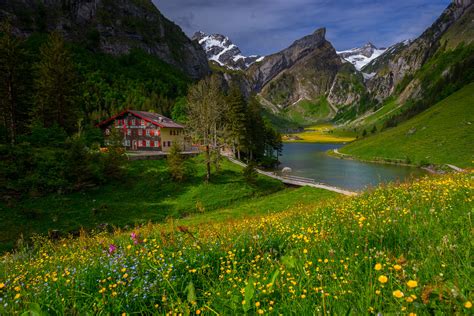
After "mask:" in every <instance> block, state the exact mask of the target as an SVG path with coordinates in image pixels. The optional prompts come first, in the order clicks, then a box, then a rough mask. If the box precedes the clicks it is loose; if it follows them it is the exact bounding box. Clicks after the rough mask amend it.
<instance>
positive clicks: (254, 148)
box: [245, 96, 265, 161]
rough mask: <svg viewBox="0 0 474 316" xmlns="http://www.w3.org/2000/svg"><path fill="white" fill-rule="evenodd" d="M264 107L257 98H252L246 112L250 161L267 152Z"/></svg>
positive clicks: (247, 146) (246, 138)
mask: <svg viewBox="0 0 474 316" xmlns="http://www.w3.org/2000/svg"><path fill="white" fill-rule="evenodd" d="M261 112H262V107H261V105H260V102H258V100H257V98H256V97H255V96H251V97H250V99H249V101H248V105H247V111H246V117H247V119H246V137H245V143H246V149H247V158H248V160H249V161H254V160H256V158H257V157H258V156H263V154H264V151H265V126H264V125H265V124H264V121H263V118H262V114H261Z"/></svg>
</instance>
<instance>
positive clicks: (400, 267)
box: [393, 264, 402, 271]
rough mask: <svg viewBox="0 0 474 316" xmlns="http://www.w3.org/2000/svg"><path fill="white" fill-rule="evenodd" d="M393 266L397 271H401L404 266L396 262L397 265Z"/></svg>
mask: <svg viewBox="0 0 474 316" xmlns="http://www.w3.org/2000/svg"><path fill="white" fill-rule="evenodd" d="M393 268H394V269H395V270H397V271H400V270H401V269H402V266H401V265H399V264H396V265H394V266H393Z"/></svg>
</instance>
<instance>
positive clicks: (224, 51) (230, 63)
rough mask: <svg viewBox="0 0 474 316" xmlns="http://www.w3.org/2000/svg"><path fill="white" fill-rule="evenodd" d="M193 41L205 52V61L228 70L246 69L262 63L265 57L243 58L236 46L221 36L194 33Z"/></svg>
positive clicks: (252, 56)
mask: <svg viewBox="0 0 474 316" xmlns="http://www.w3.org/2000/svg"><path fill="white" fill-rule="evenodd" d="M193 40H195V41H197V42H198V43H199V44H200V45H201V46H202V48H203V49H204V51H205V52H206V55H207V59H208V60H210V61H214V62H216V63H217V64H219V65H221V66H223V67H227V68H229V69H234V70H235V69H241V70H244V69H247V68H248V67H249V66H250V65H251V64H253V63H255V62H260V61H262V60H263V59H264V58H265V56H258V55H251V56H244V55H242V52H241V51H240V49H239V47H237V45H235V44H233V43H232V41H231V40H230V39H229V38H228V37H227V36H224V35H221V34H211V35H207V34H205V33H203V32H196V33H195V34H194V36H193Z"/></svg>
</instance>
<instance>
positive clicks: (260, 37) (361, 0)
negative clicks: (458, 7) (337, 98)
mask: <svg viewBox="0 0 474 316" xmlns="http://www.w3.org/2000/svg"><path fill="white" fill-rule="evenodd" d="M153 1H154V3H155V4H156V5H157V7H158V8H159V9H160V11H161V12H162V13H163V14H164V15H165V16H166V17H168V18H169V19H171V20H173V21H174V22H175V23H177V24H178V25H180V26H181V28H182V29H183V30H184V31H185V32H186V33H187V34H188V35H189V36H192V34H193V33H194V32H195V31H197V30H202V31H204V32H205V33H221V34H224V35H226V36H229V37H230V39H231V40H232V41H233V42H234V43H235V44H237V45H238V46H239V47H240V49H241V50H242V51H243V53H244V54H247V55H250V54H261V55H268V54H271V53H274V52H277V51H279V50H281V49H283V48H285V47H287V46H289V45H290V44H291V43H292V42H293V41H294V40H296V39H298V38H301V37H302V36H304V35H307V34H310V33H312V32H313V31H314V30H316V29H317V28H320V27H326V28H327V38H328V39H329V40H330V41H331V42H332V43H333V45H334V46H335V47H336V49H337V50H344V49H349V48H352V47H359V46H361V45H363V44H364V43H366V42H368V41H370V42H372V43H374V44H375V45H376V46H378V47H383V46H389V45H391V44H393V43H396V42H399V41H402V40H405V39H408V38H414V37H416V36H418V35H419V34H420V33H421V32H423V30H424V29H426V27H428V26H429V25H431V23H433V21H434V20H435V19H436V18H437V17H438V16H439V15H440V14H441V12H442V11H443V10H444V9H445V8H446V7H447V6H448V4H449V3H450V0H153Z"/></svg>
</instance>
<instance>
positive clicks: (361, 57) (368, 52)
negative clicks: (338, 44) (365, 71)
mask: <svg viewBox="0 0 474 316" xmlns="http://www.w3.org/2000/svg"><path fill="white" fill-rule="evenodd" d="M385 50H386V49H385V48H377V47H375V46H374V45H373V44H372V43H367V44H365V45H364V46H362V47H359V48H353V49H349V50H344V51H339V52H337V54H338V55H339V56H341V57H342V58H343V59H344V60H345V61H348V62H350V63H352V64H353V65H354V66H355V68H356V69H357V70H359V71H360V70H361V69H362V68H363V67H364V66H365V65H367V64H368V63H370V62H371V61H372V60H374V59H376V58H377V57H379V56H380V55H382V54H383V53H384V52H385Z"/></svg>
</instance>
